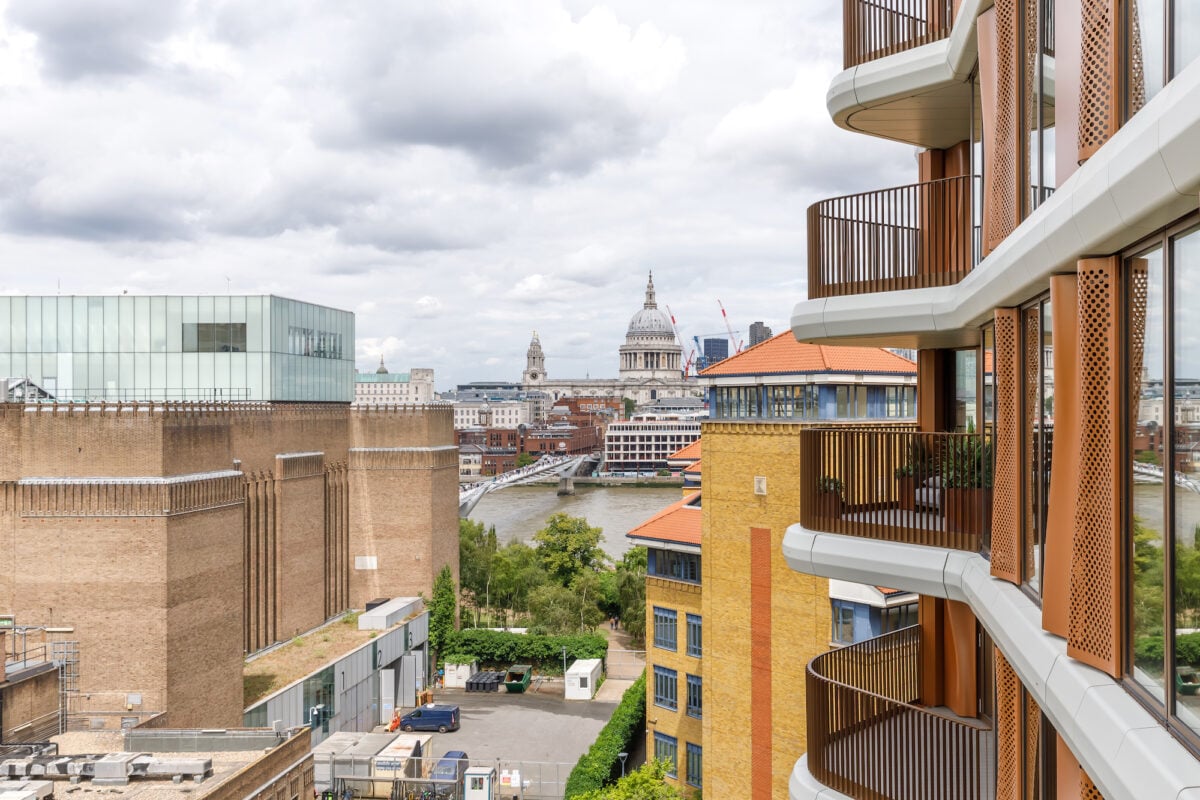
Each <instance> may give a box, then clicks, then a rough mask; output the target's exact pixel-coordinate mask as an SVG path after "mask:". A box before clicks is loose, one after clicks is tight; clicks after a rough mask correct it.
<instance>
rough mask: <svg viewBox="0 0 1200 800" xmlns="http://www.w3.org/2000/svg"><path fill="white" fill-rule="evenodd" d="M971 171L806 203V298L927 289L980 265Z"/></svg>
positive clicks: (958, 278) (947, 283) (957, 278)
mask: <svg viewBox="0 0 1200 800" xmlns="http://www.w3.org/2000/svg"><path fill="white" fill-rule="evenodd" d="M971 180H972V179H971V177H970V176H966V175H964V176H961V177H956V178H942V179H940V180H936V181H927V182H925V183H914V184H911V185H909V186H900V187H897V188H893V189H881V190H879V191H874V192H863V193H861V194H852V195H847V196H845V197H835V198H833V199H830V200H822V201H821V202H819V203H814V204H813V205H812V206H810V207H809V209H808V296H809V298H810V299H816V298H820V297H836V296H838V295H853V294H867V293H870V292H894V291H900V290H903V289H924V288H928V287H931V286H951V285H953V284H956V283H958V282H959V281H961V280H962V279H963V278H964V277H966V276H967V274H968V273H970V271H971V270H972V269H973V268H974V267H975V264H976V261H977V255H976V254H977V253H978V252H979V247H978V243H977V242H976V239H977V237H978V234H979V231H978V229H977V228H975V226H974V225H973V224H972V214H971Z"/></svg>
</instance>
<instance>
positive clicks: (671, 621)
mask: <svg viewBox="0 0 1200 800" xmlns="http://www.w3.org/2000/svg"><path fill="white" fill-rule="evenodd" d="M653 609H654V610H653V612H652V613H651V619H652V620H653V621H654V646H655V647H657V648H658V649H659V650H669V651H671V652H672V653H674V652H676V651H678V650H679V613H678V612H677V611H675V609H673V608H663V607H662V606H654V607H653ZM668 630H669V631H670V634H671V636H670V644H669V645H668V644H667V643H666V642H667V637H666V634H667V631H668Z"/></svg>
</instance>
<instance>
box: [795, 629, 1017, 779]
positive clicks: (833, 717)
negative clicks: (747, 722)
mask: <svg viewBox="0 0 1200 800" xmlns="http://www.w3.org/2000/svg"><path fill="white" fill-rule="evenodd" d="M920 664H921V629H920V628H917V627H912V628H903V629H901V630H899V631H895V632H894V633H889V634H885V635H883V636H880V637H877V638H874V639H868V640H867V641H865V642H860V643H859V644H855V645H850V646H849V647H843V648H841V649H839V650H833V651H831V652H828V653H825V654H823V655H820V656H817V657H816V658H814V659H813V660H812V661H810V662H809V664H808V669H807V671H806V675H805V687H806V690H807V700H806V703H807V716H808V768H809V771H810V772H811V773H812V774H813V777H815V778H816V779H817V780H819V781H820V782H821V783H823V784H825V785H826V786H828V787H830V788H832V789H835V790H837V791H839V792H843V793H845V794H848V795H850V796H851V797H855V798H863V799H864V800H865V799H866V798H871V799H872V800H928V798H938V800H986V799H987V798H990V797H992V785H993V781H992V778H991V773H992V769H991V762H990V758H991V756H990V753H991V748H990V746H989V737H990V734H991V731H990V729H988V728H987V726H985V725H982V724H979V723H972V722H967V721H964V720H961V719H956V718H954V717H951V716H947V715H943V714H938V713H934V712H933V711H930V710H928V709H925V708H921V707H919V706H917V705H915V703H916V702H917V701H918V698H919V695H920V681H921V675H920Z"/></svg>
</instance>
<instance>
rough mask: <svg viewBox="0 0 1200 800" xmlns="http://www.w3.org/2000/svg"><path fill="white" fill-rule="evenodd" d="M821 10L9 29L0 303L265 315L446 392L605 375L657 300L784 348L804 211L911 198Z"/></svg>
mask: <svg viewBox="0 0 1200 800" xmlns="http://www.w3.org/2000/svg"><path fill="white" fill-rule="evenodd" d="M840 21H841V3H840V2H838V1H837V0H806V2H796V0H778V1H776V0H758V1H754V0H745V1H744V2H739V3H731V2H728V0H686V2H669V1H667V0H653V2H646V1H645V0H629V1H628V2H626V0H612V1H611V2H607V3H604V4H603V5H596V4H594V3H593V2H576V1H575V0H529V1H528V2H525V1H523V0H505V1H504V2H496V0H477V1H476V2H459V1H458V0H436V1H435V2H415V1H414V0H406V1H405V2H401V1H400V0H395V1H394V2H384V1H383V0H378V1H372V2H359V3H355V2H346V1H345V0H331V1H330V2H320V1H319V0H307V1H306V0H288V2H281V1H277V0H247V1H246V2H175V0H0V293H18V294H20V293H28V294H55V293H61V294H104V293H120V292H122V291H125V290H128V291H129V292H130V293H131V294H132V293H184V294H190V293H199V294H222V293H226V292H232V293H264V292H269V293H275V294H280V295H284V296H288V297H294V298H297V299H301V300H308V301H312V302H317V303H324V304H328V305H333V306H336V307H339V308H344V309H350V310H353V311H355V312H356V314H357V331H358V343H357V360H358V365H359V368H360V369H373V368H374V367H375V366H376V365H377V363H378V359H379V356H380V354H382V355H383V356H384V357H385V358H386V359H387V364H388V366H389V367H390V368H391V369H392V370H393V371H403V370H406V369H408V368H409V367H418V366H419V367H432V368H434V369H435V370H436V375H437V386H438V388H439V389H445V388H449V387H451V386H453V384H455V383H460V382H466V381H469V380H493V379H514V380H515V379H519V377H520V373H521V370H522V369H523V368H524V360H525V349H526V346H527V345H528V342H529V338H530V334H531V332H532V331H533V330H535V329H536V330H537V331H538V333H539V335H540V337H541V340H542V344H543V347H544V349H545V351H546V366H547V371H548V372H549V375H550V377H552V378H554V377H559V378H572V377H584V376H585V375H590V376H591V377H610V376H615V375H616V373H617V348H618V346H619V345H620V344H621V342H622V341H623V339H624V334H625V328H626V325H627V324H628V322H629V318H630V316H632V315H633V313H634V312H635V311H637V310H638V309H639V308H640V307H641V303H642V292H643V290H644V287H645V283H646V273H647V271H648V270H651V269H652V270H653V271H654V280H655V284H656V286H657V289H658V300H659V304H660V306H662V305H670V307H671V309H672V310H673V311H674V313H675V316H676V317H677V319H678V322H679V325H680V326H681V328H682V333H683V335H684V336H685V338H686V339H687V340H688V341H689V342H690V338H691V336H692V335H693V334H700V335H703V334H713V333H717V332H719V331H721V330H723V324H722V321H721V316H720V311H719V309H718V307H717V299H718V298H719V299H720V300H721V301H722V302H723V303H724V304H725V308H726V310H727V311H728V313H729V317H730V320H731V321H732V323H733V325H734V327H735V328H737V329H738V330H739V331H740V332H741V333H740V335H741V337H742V338H748V333H747V331H748V328H749V325H750V323H751V322H753V321H754V320H763V321H764V322H766V323H767V324H768V325H770V326H772V327H773V328H774V329H775V332H776V333H778V332H781V331H782V330H784V329H785V328H786V326H787V319H788V317H789V316H790V314H791V311H792V306H793V305H794V303H795V302H796V301H797V300H799V299H801V298H802V297H803V296H804V291H805V289H804V287H805V244H804V242H805V236H804V212H805V209H806V208H807V207H808V205H809V204H811V203H812V202H814V201H816V200H818V199H822V198H825V197H830V196H834V195H839V194H847V193H851V192H857V191H863V190H867V189H877V188H885V187H888V186H893V185H900V184H904V183H909V182H912V181H914V180H915V179H916V166H915V162H914V159H913V151H912V149H911V148H908V147H904V146H900V145H895V144H889V143H885V142H877V141H874V140H870V139H868V138H867V137H864V136H861V135H855V134H850V133H846V132H843V131H840V130H838V129H837V128H836V127H835V126H834V125H833V124H832V123H831V122H830V120H829V116H828V114H827V112H826V110H825V92H826V90H827V88H828V85H829V81H830V79H831V78H832V77H833V76H834V75H835V74H836V73H837V71H838V70H839V68H840V65H841V31H840Z"/></svg>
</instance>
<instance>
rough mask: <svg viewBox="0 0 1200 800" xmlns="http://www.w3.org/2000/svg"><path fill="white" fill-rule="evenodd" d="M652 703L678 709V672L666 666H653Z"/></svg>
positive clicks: (674, 709)
mask: <svg viewBox="0 0 1200 800" xmlns="http://www.w3.org/2000/svg"><path fill="white" fill-rule="evenodd" d="M654 705H656V706H662V707H663V708H669V709H671V710H672V711H677V710H678V709H679V673H677V672H676V671H675V670H673V669H667V668H666V667H658V666H656V667H655V668H654Z"/></svg>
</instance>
